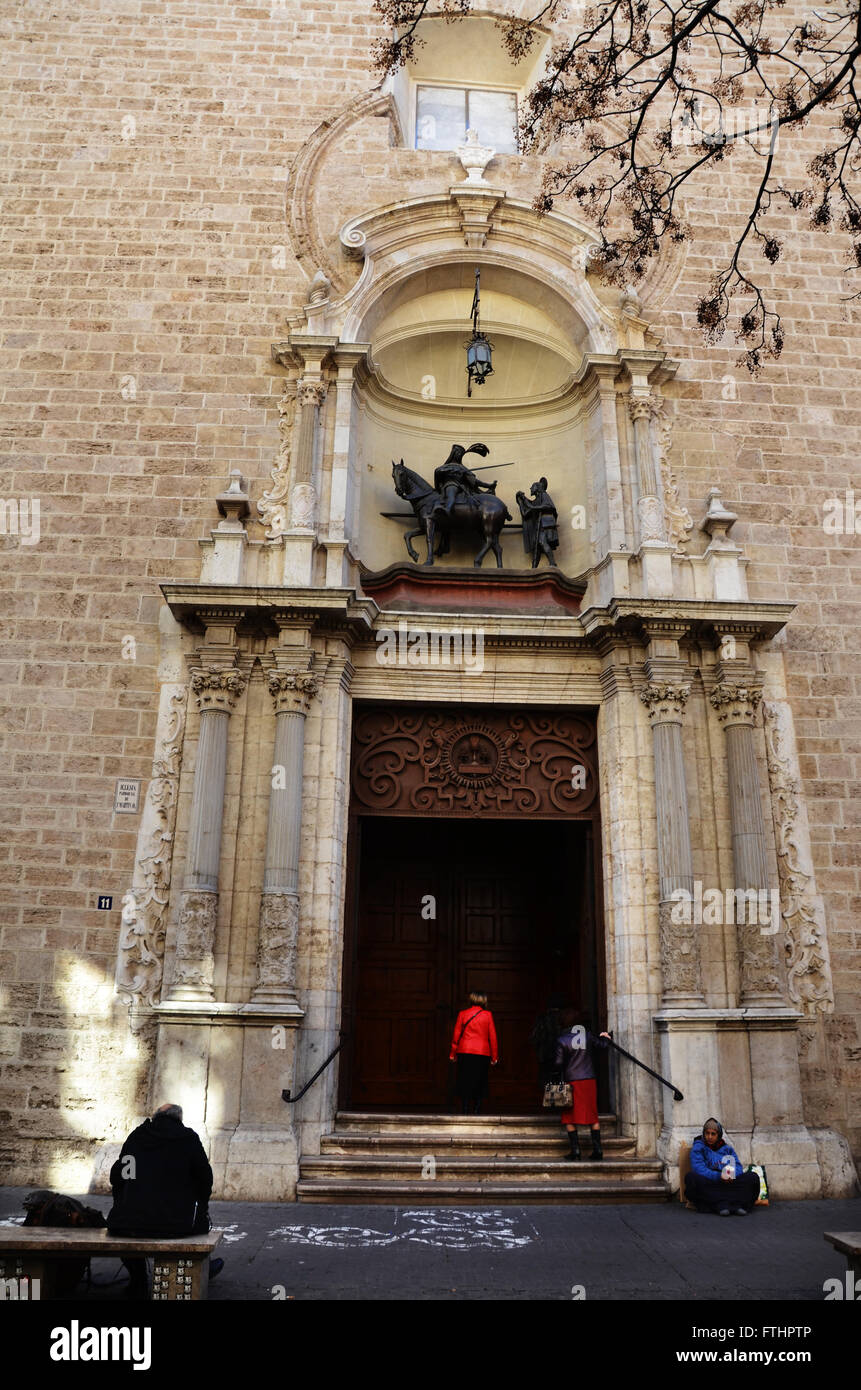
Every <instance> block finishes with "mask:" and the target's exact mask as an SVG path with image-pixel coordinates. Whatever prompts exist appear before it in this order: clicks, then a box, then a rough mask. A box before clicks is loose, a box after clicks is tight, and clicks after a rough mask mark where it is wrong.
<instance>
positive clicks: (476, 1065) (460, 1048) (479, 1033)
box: [449, 992, 499, 1115]
mask: <svg viewBox="0 0 861 1390" xmlns="http://www.w3.org/2000/svg"><path fill="white" fill-rule="evenodd" d="M469 1003H470V1007H469V1008H468V1009H461V1011H460V1013H459V1014H458V1016H457V1022H456V1023H455V1025H454V1033H453V1035H452V1040H451V1052H450V1053H449V1060H450V1061H452V1062H453V1061H455V1060H457V1094H458V1095H459V1096H460V1104H461V1110H462V1112H463V1114H464V1115H477V1114H478V1112H479V1110H480V1109H481V1102H482V1101H483V1099H484V1097H485V1096H486V1095H487V1077H488V1073H489V1071H490V1068H491V1066H494V1067H495V1066H496V1064H497V1062H498V1061H499V1050H498V1048H497V1045H496V1028H495V1027H494V1024H493V1014H492V1013H491V1012H490V1010H489V1009H488V1007H487V995H486V994H480V993H478V992H475V993H473V994H471V995H470V996H469Z"/></svg>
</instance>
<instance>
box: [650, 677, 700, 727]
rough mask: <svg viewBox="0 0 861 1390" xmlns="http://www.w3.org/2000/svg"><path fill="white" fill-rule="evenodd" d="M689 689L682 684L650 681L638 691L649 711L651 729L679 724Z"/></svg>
mask: <svg viewBox="0 0 861 1390" xmlns="http://www.w3.org/2000/svg"><path fill="white" fill-rule="evenodd" d="M690 693H691V687H690V686H689V685H687V684H685V683H683V682H678V683H675V684H672V685H671V684H669V683H668V682H666V681H650V682H649V684H648V685H647V686H644V688H643V689H642V690H641V691H640V699H641V700H642V702H643V704H644V705H645V706H646V708H647V710H648V711H649V722H650V724H651V725H652V728H654V726H655V725H656V724H681V722H682V718H683V716H684V712H685V705H686V703H687V699H688V696H689V695H690Z"/></svg>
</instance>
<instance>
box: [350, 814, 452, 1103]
mask: <svg viewBox="0 0 861 1390" xmlns="http://www.w3.org/2000/svg"><path fill="white" fill-rule="evenodd" d="M381 828H383V823H381V822H378V823H376V824H375V825H373V826H371V827H368V830H367V833H366V837H365V839H366V843H365V850H364V853H363V856H362V869H361V884H360V897H359V913H358V951H357V960H356V1000H357V1007H356V1011H355V1015H354V1026H353V1030H352V1035H353V1088H352V1105H353V1107H354V1108H355V1109H359V1110H361V1109H363V1108H364V1107H365V1106H392V1107H393V1108H396V1109H405V1110H410V1109H421V1108H422V1107H423V1106H436V1107H437V1108H444V1105H443V1101H444V1098H445V1087H446V1067H447V1062H446V1055H447V1051H446V1049H447V1040H446V1036H445V1033H446V1028H447V1026H448V1021H449V1009H448V994H449V989H448V975H449V966H448V956H449V949H448V947H449V943H448V941H447V938H446V934H445V931H444V930H441V929H440V921H439V916H438V917H437V919H436V920H434V919H433V918H431V917H423V916H422V910H421V909H422V898H423V897H424V896H426V895H427V894H433V895H434V897H435V898H436V900H437V912H438V913H439V908H440V907H441V905H442V904H441V899H443V900H444V899H445V897H446V888H445V886H444V885H443V884H442V883H441V880H440V875H439V874H438V873H435V871H434V866H433V864H432V862H430V861H429V860H428V859H427V858H426V857H424V858H422V857H415V856H414V857H409V850H408V847H407V846H405V845H402V844H399V845H398V846H397V848H396V850H395V853H394V854H393V853H392V851H391V849H390V848H389V844H388V843H387V842H386V841H384V842H383V843H379V839H380V837H379V836H377V835H375V834H374V831H376V830H378V829H381ZM444 916H445V914H444Z"/></svg>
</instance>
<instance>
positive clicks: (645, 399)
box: [628, 396, 658, 420]
mask: <svg viewBox="0 0 861 1390" xmlns="http://www.w3.org/2000/svg"><path fill="white" fill-rule="evenodd" d="M657 413H658V410H657V406H656V404H655V402H654V400H653V399H652V397H651V396H629V397H628V414H629V415H630V417H631V419H632V420H651V418H652V416H653V415H657Z"/></svg>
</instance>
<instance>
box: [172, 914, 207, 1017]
mask: <svg viewBox="0 0 861 1390" xmlns="http://www.w3.org/2000/svg"><path fill="white" fill-rule="evenodd" d="M217 916H218V894H217V893H205V892H201V891H200V890H199V889H187V890H186V891H185V892H183V894H182V898H181V900H180V906H179V923H178V927H177V935H176V958H175V960H174V966H173V979H172V981H171V996H172V997H173V998H182V997H186V998H198V999H211V998H212V997H213V983H214V980H215V955H214V950H215V923H216V918H217Z"/></svg>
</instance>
